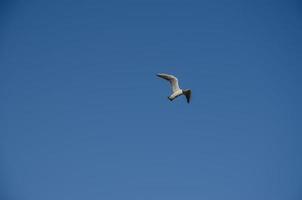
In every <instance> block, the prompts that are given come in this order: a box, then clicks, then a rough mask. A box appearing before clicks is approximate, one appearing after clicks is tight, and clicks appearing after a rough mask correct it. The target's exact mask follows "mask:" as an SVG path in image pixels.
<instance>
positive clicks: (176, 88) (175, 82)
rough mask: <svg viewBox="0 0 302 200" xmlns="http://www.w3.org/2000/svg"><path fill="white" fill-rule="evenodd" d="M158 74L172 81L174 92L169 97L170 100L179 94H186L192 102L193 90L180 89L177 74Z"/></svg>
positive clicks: (188, 100)
mask: <svg viewBox="0 0 302 200" xmlns="http://www.w3.org/2000/svg"><path fill="white" fill-rule="evenodd" d="M157 76H158V77H161V78H163V79H165V80H167V81H169V82H170V84H171V88H172V94H171V95H170V96H169V97H168V98H169V100H170V101H173V100H174V99H175V98H177V97H178V96H181V95H185V96H186V98H187V102H188V103H189V102H190V99H191V90H182V89H180V88H179V85H178V79H177V78H176V77H175V76H173V75H169V74H157Z"/></svg>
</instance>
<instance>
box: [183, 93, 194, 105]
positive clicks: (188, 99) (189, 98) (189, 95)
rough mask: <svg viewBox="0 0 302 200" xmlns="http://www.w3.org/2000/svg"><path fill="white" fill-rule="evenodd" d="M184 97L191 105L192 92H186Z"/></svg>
mask: <svg viewBox="0 0 302 200" xmlns="http://www.w3.org/2000/svg"><path fill="white" fill-rule="evenodd" d="M184 95H185V96H186V98H187V102H188V103H190V100H191V96H192V91H191V90H187V91H185V92H184Z"/></svg>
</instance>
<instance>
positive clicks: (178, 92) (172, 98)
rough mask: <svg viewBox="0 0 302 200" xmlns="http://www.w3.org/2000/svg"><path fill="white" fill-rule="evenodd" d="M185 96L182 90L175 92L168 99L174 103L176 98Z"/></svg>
mask: <svg viewBox="0 0 302 200" xmlns="http://www.w3.org/2000/svg"><path fill="white" fill-rule="evenodd" d="M182 94H183V91H182V90H181V89H179V90H176V91H174V92H173V93H172V94H171V95H170V96H169V97H168V98H169V99H170V100H171V101H172V100H174V99H175V98H176V97H178V96H180V95H182Z"/></svg>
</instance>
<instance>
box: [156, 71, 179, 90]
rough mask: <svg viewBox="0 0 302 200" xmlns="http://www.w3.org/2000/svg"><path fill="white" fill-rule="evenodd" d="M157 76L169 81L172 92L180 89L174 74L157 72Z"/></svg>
mask: <svg viewBox="0 0 302 200" xmlns="http://www.w3.org/2000/svg"><path fill="white" fill-rule="evenodd" d="M157 76H158V77H160V78H163V79H166V80H167V81H169V82H170V83H171V86H172V92H175V91H177V90H180V88H179V86H178V80H177V78H176V77H175V76H173V75H169V74H157Z"/></svg>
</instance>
